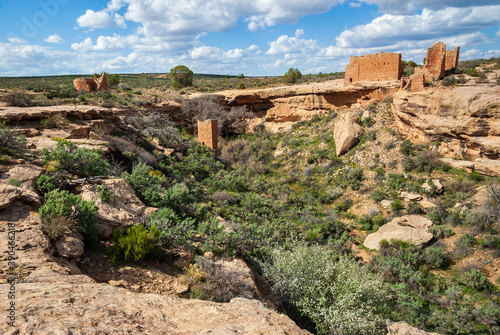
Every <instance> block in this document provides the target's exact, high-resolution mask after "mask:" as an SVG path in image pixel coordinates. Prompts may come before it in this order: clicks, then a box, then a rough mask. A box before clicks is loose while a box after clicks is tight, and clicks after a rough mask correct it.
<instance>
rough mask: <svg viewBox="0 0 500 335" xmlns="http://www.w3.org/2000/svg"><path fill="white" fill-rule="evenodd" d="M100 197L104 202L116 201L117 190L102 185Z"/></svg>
mask: <svg viewBox="0 0 500 335" xmlns="http://www.w3.org/2000/svg"><path fill="white" fill-rule="evenodd" d="M99 198H100V199H101V200H102V201H104V202H113V201H115V192H114V191H113V190H112V189H110V188H108V187H106V185H101V187H99Z"/></svg>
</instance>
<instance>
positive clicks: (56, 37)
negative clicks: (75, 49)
mask: <svg viewBox="0 0 500 335" xmlns="http://www.w3.org/2000/svg"><path fill="white" fill-rule="evenodd" d="M44 41H45V42H47V43H55V44H60V43H64V40H63V39H62V38H61V36H59V35H57V34H55V35H50V36H49V37H47V38H46V39H44Z"/></svg>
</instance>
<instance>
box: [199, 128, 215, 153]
mask: <svg viewBox="0 0 500 335" xmlns="http://www.w3.org/2000/svg"><path fill="white" fill-rule="evenodd" d="M217 127H218V121H217V120H216V119H215V120H211V119H209V120H206V121H198V142H200V143H201V144H202V145H207V146H208V147H209V148H210V149H212V150H213V151H214V152H215V155H217V154H218V147H219V129H218V128H217Z"/></svg>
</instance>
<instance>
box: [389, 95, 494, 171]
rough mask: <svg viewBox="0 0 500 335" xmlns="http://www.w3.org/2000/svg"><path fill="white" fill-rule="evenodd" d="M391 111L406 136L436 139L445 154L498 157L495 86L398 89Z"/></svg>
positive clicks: (449, 155)
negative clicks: (418, 89)
mask: <svg viewBox="0 0 500 335" xmlns="http://www.w3.org/2000/svg"><path fill="white" fill-rule="evenodd" d="M393 113H394V118H395V120H396V124H397V125H398V127H399V128H400V129H401V130H402V131H403V132H404V133H406V136H407V137H409V138H410V139H412V140H414V141H417V142H440V148H441V153H442V154H443V155H445V156H448V157H451V158H455V157H457V156H458V157H463V158H465V159H468V160H471V161H474V160H476V158H488V159H492V160H498V159H500V96H499V95H498V89H496V88H495V87H473V86H472V87H471V86H463V87H456V88H453V89H429V90H425V91H421V92H416V93H408V92H406V91H399V92H397V93H396V94H394V100H393Z"/></svg>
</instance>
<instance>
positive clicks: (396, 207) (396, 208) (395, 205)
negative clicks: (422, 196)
mask: <svg viewBox="0 0 500 335" xmlns="http://www.w3.org/2000/svg"><path fill="white" fill-rule="evenodd" d="M404 208H405V206H404V205H403V203H402V202H401V199H396V200H394V201H393V202H392V203H391V209H392V211H393V212H394V213H399V212H401V211H402V210H403V209H404Z"/></svg>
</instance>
